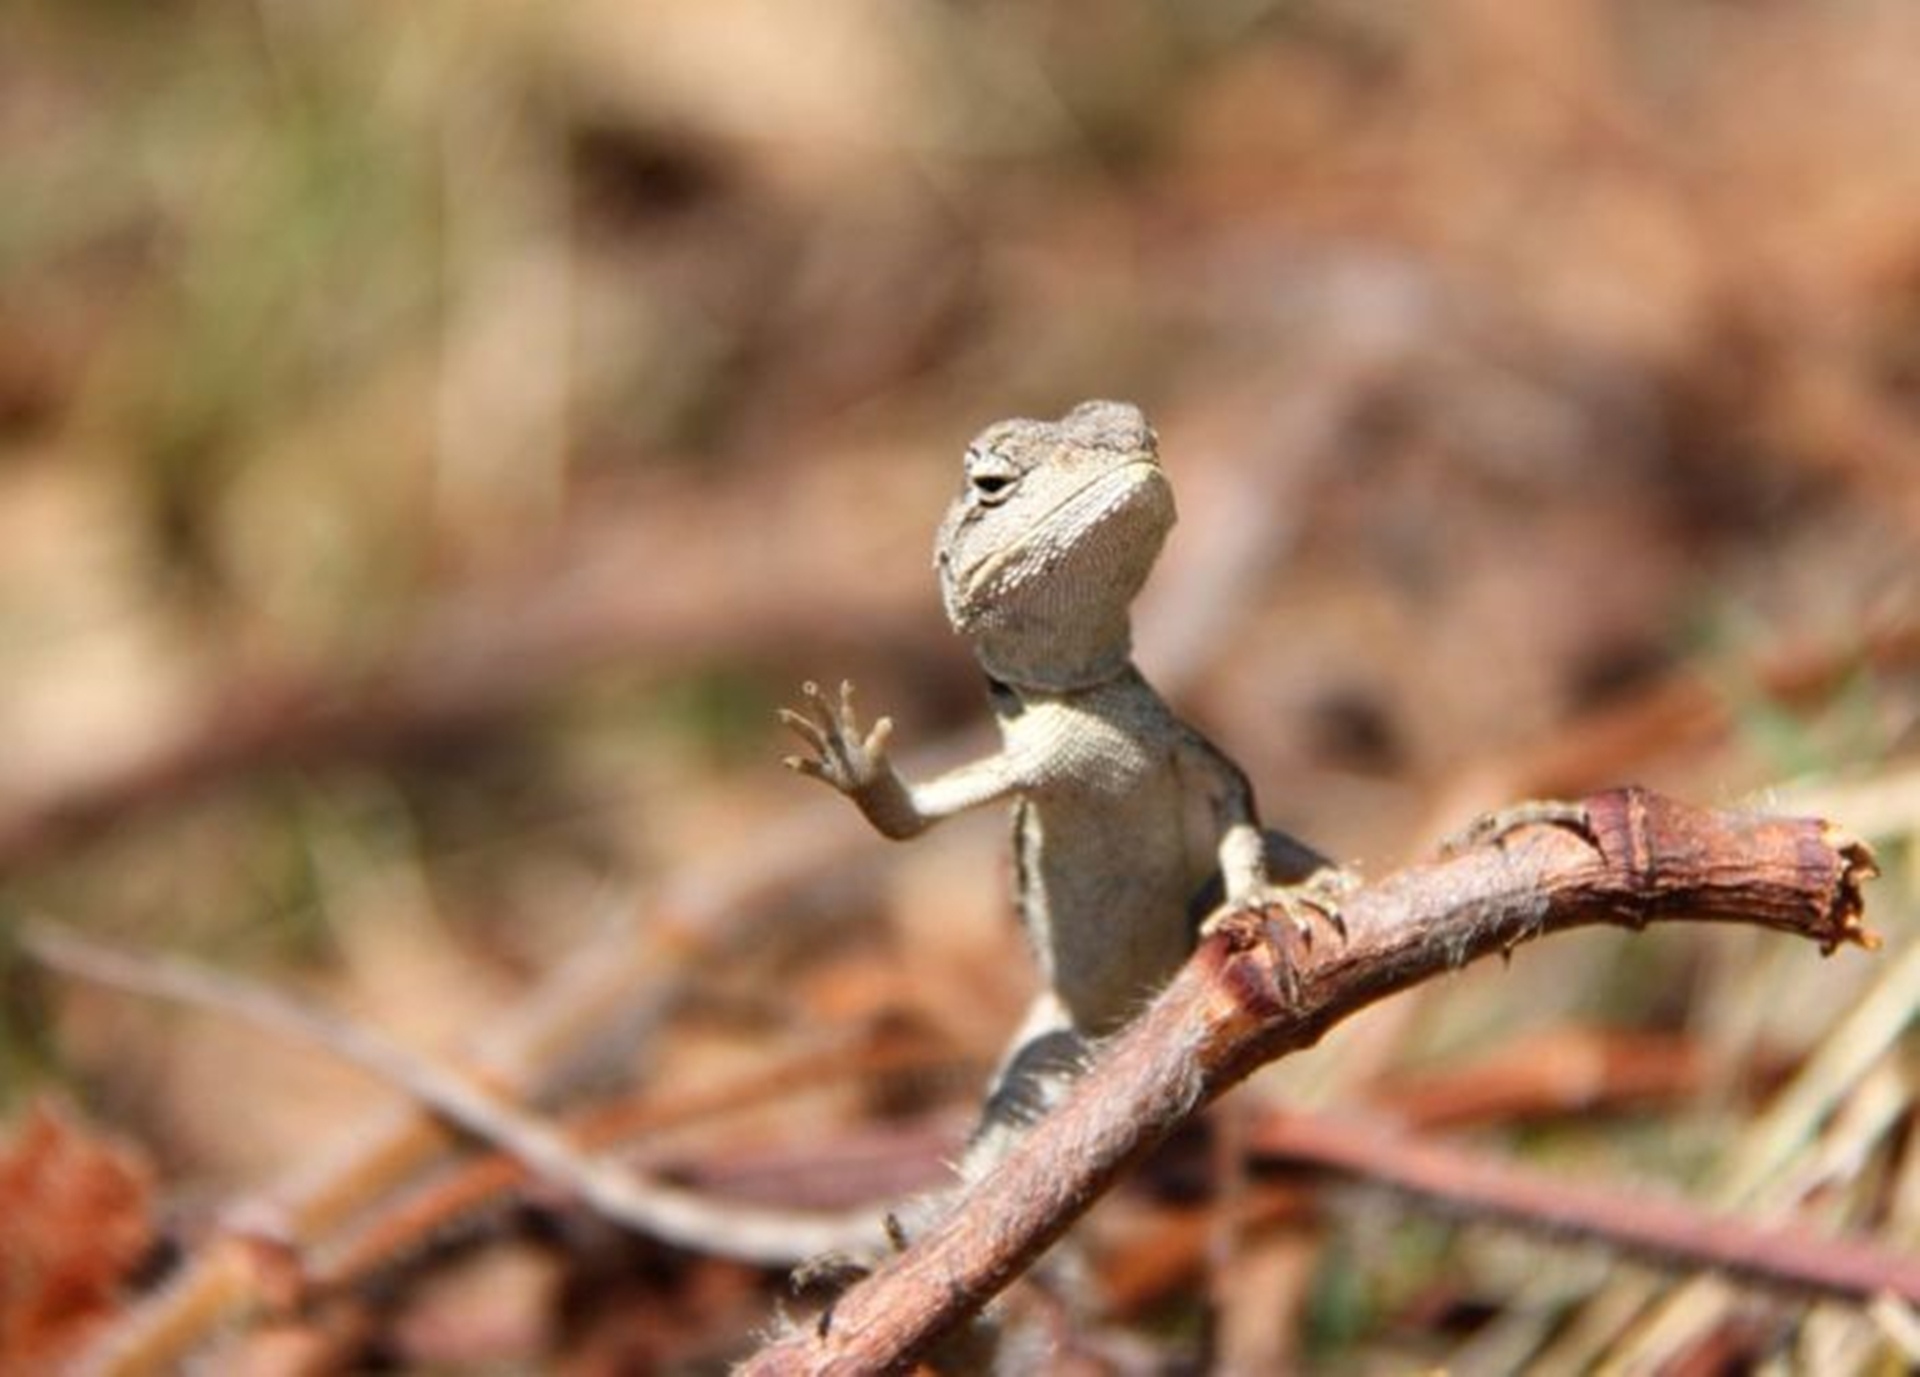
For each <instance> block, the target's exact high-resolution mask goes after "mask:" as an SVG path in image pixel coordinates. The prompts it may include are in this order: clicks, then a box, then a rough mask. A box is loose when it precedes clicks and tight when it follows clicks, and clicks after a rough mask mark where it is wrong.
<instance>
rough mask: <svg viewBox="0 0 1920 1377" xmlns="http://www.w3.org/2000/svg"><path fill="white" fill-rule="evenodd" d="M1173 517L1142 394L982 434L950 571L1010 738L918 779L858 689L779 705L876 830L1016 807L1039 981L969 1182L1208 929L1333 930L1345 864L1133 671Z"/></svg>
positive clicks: (945, 565)
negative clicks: (905, 769) (864, 714)
mask: <svg viewBox="0 0 1920 1377" xmlns="http://www.w3.org/2000/svg"><path fill="white" fill-rule="evenodd" d="M1174 521H1175V507H1174V500H1173V490H1172V486H1171V484H1170V483H1169V481H1168V478H1167V475H1166V472H1165V470H1164V468H1163V467H1162V466H1161V463H1160V457H1159V446H1158V441H1157V438H1156V436H1155V434H1154V432H1153V430H1152V428H1151V427H1150V426H1149V425H1148V424H1147V421H1146V418H1145V417H1144V416H1143V415H1142V413H1141V411H1140V410H1139V408H1138V407H1136V406H1133V405H1131V404H1129V403H1126V402H1117V401H1089V402H1084V403H1082V404H1080V405H1079V406H1076V407H1074V408H1073V409H1072V410H1070V411H1068V412H1067V413H1066V414H1065V415H1064V416H1062V417H1061V418H1060V419H1058V420H1051V421H1048V420H1029V419H1012V420H1004V421H999V422H997V423H995V424H993V425H990V426H988V427H987V428H986V429H985V430H983V431H981V432H980V433H979V435H978V436H976V437H975V439H974V440H973V442H972V443H971V444H970V445H969V446H968V447H967V450H966V455H965V460H964V474H963V479H962V483H961V488H960V492H959V494H958V496H956V497H955V498H954V499H953V502H952V505H951V506H950V507H949V508H948V510H947V513H946V518H945V520H944V521H943V522H942V523H941V525H940V529H939V535H938V538H937V539H936V541H935V546H934V568H935V570H936V572H937V574H938V577H939V584H940V591H941V598H942V602H943V604H944V606H945V610H946V615H947V619H948V621H949V622H950V623H951V625H952V627H953V629H954V631H955V632H956V633H958V634H959V635H960V636H961V637H962V638H963V639H964V640H966V641H967V642H968V643H969V645H970V646H971V647H972V650H973V653H974V655H975V657H976V658H977V659H978V661H979V664H980V667H981V669H982V670H983V671H984V672H985V675H986V680H987V692H988V697H989V700H990V702H991V704H992V708H993V712H994V716H995V717H996V719H997V720H998V723H999V727H1000V733H1001V740H1002V746H1001V749H1000V750H999V751H997V752H995V753H994V754H992V755H989V756H986V757H984V758H982V759H979V760H975V761H972V762H970V763H967V764H963V765H960V766H958V767H957V768H954V769H952V770H949V771H947V772H946V773H944V774H941V775H939V776H937V777H935V778H933V779H929V780H925V781H921V782H910V781H908V780H906V779H905V778H903V777H902V776H901V775H900V773H899V772H898V771H897V770H896V769H895V768H894V765H893V763H892V760H891V758H890V755H889V751H888V747H889V743H890V741H891V739H892V733H893V724H892V720H891V719H890V718H887V717H881V718H879V719H878V720H876V721H875V722H874V723H873V725H872V726H871V728H863V727H862V724H861V720H860V716H859V713H858V711H857V709H856V707H855V703H854V691H853V686H852V685H851V684H850V683H846V682H843V683H841V685H840V688H839V692H838V693H837V694H834V693H830V692H828V691H825V690H822V689H821V688H820V687H819V686H818V685H817V684H814V683H807V684H805V685H804V686H803V689H802V695H803V700H804V701H803V704H802V706H801V709H800V710H798V711H796V710H793V709H783V710H782V711H781V714H780V716H781V720H782V721H784V722H785V723H786V725H787V726H788V727H789V728H791V729H792V730H793V731H794V732H795V733H796V734H797V735H798V736H799V738H800V739H801V740H802V741H803V742H804V744H805V746H806V747H807V751H806V753H804V754H799V755H790V756H788V757H786V759H785V764H786V765H787V767H788V768H790V769H792V770H795V771H797V772H798V773H800V774H802V775H806V776H810V777H812V778H814V779H818V780H821V781H823V782H824V783H826V784H828V785H831V786H832V787H833V788H835V789H836V790H838V791H839V792H841V793H842V794H844V795H846V796H847V797H848V798H849V799H851V800H852V801H853V802H854V804H856V805H857V806H858V807H859V809H860V811H861V812H862V813H863V814H864V815H865V816H866V819H867V821H868V822H870V823H871V824H872V825H873V827H874V828H875V829H876V830H877V831H879V832H880V833H881V834H883V835H884V836H887V837H890V838H895V839H905V838H909V837H914V836H917V835H919V834H920V833H922V832H924V831H925V830H926V829H927V828H929V827H931V826H933V825H934V824H936V823H938V822H939V821H941V820H942V819H944V818H948V817H951V816H953V815H954V814H957V813H960V812H964V811H966V810H968V809H973V808H978V807H982V806H984V805H988V804H992V803H996V802H1003V801H1007V800H1011V801H1012V805H1013V806H1012V813H1013V834H1014V835H1013V849H1014V874H1015V897H1016V904H1017V908H1018V910H1019V915H1020V918H1021V919H1022V922H1023V924H1024V926H1025V928H1026V931H1027V934H1028V937H1029V939H1030V942H1031V945H1032V947H1033V949H1034V952H1035V954H1036V957H1037V960H1038V964H1039V967H1040V974H1041V977H1042V986H1043V988H1042V989H1041V991H1040V993H1039V994H1038V996H1037V997H1036V999H1035V1000H1034V1002H1033V1004H1032V1006H1031V1008H1030V1009H1029V1011H1028V1013H1027V1015H1026V1017H1025V1018H1024V1019H1023V1021H1022V1023H1021V1025H1020V1028H1019V1031H1018V1032H1017V1033H1016V1034H1015V1036H1014V1038H1013V1041H1012V1043H1011V1045H1010V1047H1009V1050H1008V1052H1007V1053H1006V1055H1005V1056H1004V1058H1003V1060H1002V1062H1001V1065H1000V1067H999V1069H998V1071H997V1072H996V1074H995V1076H994V1079H993V1082H992V1084H991V1086H990V1089H989V1091H988V1093H987V1096H986V1101H985V1105H984V1107H983V1110H982V1113H981V1120H980V1124H979V1127H978V1128H977V1129H976V1130H975V1132H974V1134H973V1137H972V1138H971V1140H970V1141H969V1144H968V1147H967V1149H966V1151H965V1153H964V1154H963V1156H962V1159H961V1162H960V1164H959V1166H960V1175H961V1177H962V1179H963V1180H972V1179H977V1177H978V1176H980V1175H981V1174H983V1173H984V1171H985V1170H986V1168H988V1167H989V1166H991V1165H992V1164H993V1163H994V1162H995V1161H997V1160H998V1159H999V1158H1000V1157H1001V1156H1003V1155H1004V1154H1005V1152H1006V1151H1007V1150H1008V1148H1009V1147H1010V1146H1011V1144H1012V1143H1013V1142H1014V1141H1015V1140H1016V1139H1017V1138H1018V1136H1019V1135H1020V1133H1022V1132H1023V1131H1024V1129H1025V1127H1026V1125H1028V1124H1030V1123H1031V1122H1032V1121H1033V1120H1034V1119H1035V1118H1036V1117H1037V1116H1038V1115H1039V1114H1041V1113H1043V1112H1044V1111H1045V1110H1046V1109H1047V1108H1049V1107H1051V1105H1052V1104H1054V1103H1056V1102H1057V1101H1058V1099H1059V1098H1060V1097H1061V1096H1062V1095H1063V1094H1064V1091H1065V1088H1066V1086H1067V1085H1068V1084H1069V1083H1070V1082H1071V1080H1072V1079H1073V1077H1074V1076H1075V1075H1076V1074H1077V1072H1078V1071H1079V1069H1080V1068H1081V1067H1082V1066H1083V1064H1084V1061H1085V1058H1086V1056H1087V1055H1088V1053H1089V1050H1090V1049H1091V1047H1092V1046H1093V1045H1094V1044H1095V1043H1096V1042H1097V1041H1098V1040H1099V1039H1100V1038H1103V1037H1105V1036H1107V1035H1109V1034H1111V1033H1113V1032H1114V1031H1115V1030H1117V1029H1118V1028H1119V1027H1120V1026H1121V1025H1122V1024H1124V1023H1125V1022H1126V1021H1127V1019H1128V1018H1129V1017H1130V1016H1131V1015H1132V1014H1133V1013H1134V1012H1136V1011H1137V1010H1138V1009H1139V1008H1140V1007H1142V1005H1143V1004H1144V1002H1145V1001H1146V999H1147V998H1148V997H1149V996H1150V995H1151V994H1152V993H1153V992H1154V991H1155V990H1156V989H1158V987H1159V986H1160V985H1161V984H1163V983H1164V982H1165V981H1166V980H1167V978H1168V977H1169V976H1171V975H1172V973H1173V972H1174V970H1175V969H1177V968H1178V966H1179V965H1180V964H1181V963H1182V962H1183V961H1184V960H1185V959H1186V957H1187V955H1188V954H1189V953H1190V952H1191V951H1192V949H1193V947H1194V945H1195V942H1196V941H1197V939H1198V936H1199V935H1200V934H1201V933H1202V932H1203V931H1211V930H1212V929H1213V928H1214V927H1217V926H1219V925H1220V924H1221V923H1223V922H1226V921H1229V920H1231V919H1233V918H1234V917H1236V916H1246V915H1251V916H1253V917H1254V918H1256V919H1258V920H1260V921H1268V916H1269V915H1270V914H1272V913H1274V912H1276V911H1277V912H1278V913H1280V914H1281V915H1282V916H1283V917H1284V918H1285V919H1286V920H1288V921H1290V922H1291V923H1292V924H1293V925H1294V928H1295V930H1296V931H1295V933H1294V934H1293V935H1295V936H1297V937H1298V938H1299V939H1300V940H1307V941H1310V940H1311V939H1312V932H1313V928H1314V926H1315V925H1316V924H1319V923H1323V922H1324V923H1328V924H1330V925H1332V926H1333V927H1335V928H1336V930H1337V929H1338V926H1339V910H1338V896H1339V895H1340V893H1342V892H1344V889H1345V888H1346V886H1347V884H1348V883H1349V880H1348V877H1347V874H1346V872H1344V871H1342V870H1340V869H1338V868H1336V867H1334V866H1332V865H1331V864H1330V863H1329V862H1327V861H1326V859H1325V858H1324V857H1322V856H1320V855H1318V854H1317V853H1316V852H1314V851H1312V850H1311V849H1310V848H1308V847H1306V846H1305V845H1303V844H1302V843H1299V842H1297V841H1295V840H1293V839H1292V838H1290V837H1287V836H1285V835H1284V834H1281V833H1276V832H1267V831H1264V830H1263V829H1262V828H1261V826H1260V822H1259V817H1258V813H1257V811H1256V808H1255V802H1254V793H1253V788H1252V785H1251V784H1250V782H1249V781H1248V778H1247V775H1246V773H1245V772H1244V771H1243V770H1242V769H1240V767H1239V766H1238V765H1237V764H1235V763H1234V761H1233V760H1232V759H1231V758H1230V757H1229V756H1228V755H1226V753H1225V752H1223V751H1222V750H1220V749H1219V748H1218V747H1216V746H1215V745H1214V744H1213V743H1212V742H1211V741H1209V740H1208V739H1207V738H1206V737H1205V736H1204V735H1202V734H1201V733H1200V732H1199V731H1198V730H1197V729H1195V728H1194V727H1192V726H1190V725H1188V724H1187V723H1186V722H1185V721H1183V720H1182V719H1181V718H1180V717H1178V716H1177V715H1176V714H1175V713H1174V711H1173V710H1172V708H1171V707H1169V706H1168V704H1167V703H1166V701H1165V700H1164V699H1162V698H1161V697H1160V695H1159V694H1158V693H1156V692H1155V691H1154V689H1153V687H1152V686H1151V685H1150V684H1149V683H1148V682H1147V680H1146V679H1145V678H1144V677H1143V676H1142V674H1141V673H1140V671H1139V670H1138V669H1137V668H1136V667H1135V665H1134V663H1133V656H1132V635H1131V624H1130V610H1131V606H1132V603H1133V600H1134V597H1135V595H1136V594H1137V593H1138V592H1139V591H1140V589H1141V587H1142V586H1143V585H1144V584H1145V582H1146V580H1147V576H1148V574H1149V572H1150V571H1151V569H1152V567H1153V565H1154V563H1155V561H1156V559H1157V558H1158V556H1159V553H1160V550H1161V547H1162V545H1163V544H1164V542H1165V540H1166V537H1167V534H1168V532H1169V531H1170V530H1171V529H1172V527H1173V524H1174ZM1281 876H1285V877H1286V878H1288V879H1290V880H1296V881H1303V882H1301V883H1294V884H1287V885H1283V884H1280V883H1278V882H1277V878H1278V877H1281ZM1216 899H1217V900H1219V901H1220V902H1217V903H1216V902H1215V900H1216Z"/></svg>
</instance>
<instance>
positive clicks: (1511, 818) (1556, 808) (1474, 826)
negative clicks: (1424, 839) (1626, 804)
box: [1440, 799, 1593, 857]
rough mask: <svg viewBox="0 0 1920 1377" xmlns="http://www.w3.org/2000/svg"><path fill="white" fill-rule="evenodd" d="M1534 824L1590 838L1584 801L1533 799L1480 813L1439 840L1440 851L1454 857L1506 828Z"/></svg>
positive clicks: (1497, 837)
mask: <svg viewBox="0 0 1920 1377" xmlns="http://www.w3.org/2000/svg"><path fill="white" fill-rule="evenodd" d="M1533 826H1546V827H1565V828H1567V829H1569V830H1571V831H1573V832H1577V833H1579V834H1580V835H1581V836H1582V837H1585V838H1586V839H1587V840H1588V841H1592V840H1593V820H1592V819H1591V818H1589V817H1588V816H1587V810H1586V806H1585V805H1584V804H1579V803H1566V802H1562V801H1561V800H1559V799H1533V800H1530V801H1528V802H1526V803H1514V804H1509V805H1508V806H1507V807H1505V808H1497V809H1495V810H1494V811H1493V812H1491V813H1482V814H1481V815H1480V816H1479V817H1477V818H1475V819H1474V820H1473V821H1472V822H1470V823H1468V824H1467V825H1466V826H1465V827H1463V828H1461V829H1460V830H1459V831H1458V832H1455V833H1454V834H1453V835H1452V836H1450V837H1448V838H1447V839H1446V840H1445V841H1443V842H1441V843H1440V855H1441V856H1442V857H1453V856H1457V855H1459V854H1460V853H1461V852H1463V851H1471V850H1472V849H1473V848H1474V847H1476V846H1485V845H1487V844H1488V843H1490V842H1491V843H1494V844H1498V843H1500V842H1502V841H1505V840H1506V837H1507V834H1508V833H1509V832H1515V831H1518V830H1519V829H1520V828H1522V827H1533Z"/></svg>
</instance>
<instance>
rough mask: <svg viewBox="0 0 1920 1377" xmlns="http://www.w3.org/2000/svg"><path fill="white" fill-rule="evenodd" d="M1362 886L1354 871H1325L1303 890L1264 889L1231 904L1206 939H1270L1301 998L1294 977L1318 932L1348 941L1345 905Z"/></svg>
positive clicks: (1212, 919)
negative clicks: (1342, 910)
mask: <svg viewBox="0 0 1920 1377" xmlns="http://www.w3.org/2000/svg"><path fill="white" fill-rule="evenodd" d="M1359 883H1360V880H1359V877H1358V876H1357V875H1355V874H1354V873H1353V872H1352V871H1351V870H1341V869H1339V868H1337V867H1335V866H1324V867H1322V868H1321V869H1319V870H1316V871H1314V872H1313V874H1311V875H1309V876H1308V877H1307V878H1306V879H1304V880H1302V881H1300V882H1299V883H1298V884H1291V885H1264V886H1262V887H1260V888H1258V889H1256V890H1254V891H1252V892H1251V893H1249V894H1244V895H1241V896H1240V897H1239V898H1236V899H1230V900H1228V901H1227V903H1226V904H1224V905H1223V906H1222V907H1221V908H1220V909H1218V910H1217V911H1216V912H1214V913H1213V914H1211V915H1210V916H1209V917H1208V918H1207V920H1206V921H1205V922H1203V923H1202V924H1201V925H1200V936H1201V937H1202V938H1206V937H1210V936H1212V935H1213V934H1214V933H1216V932H1226V933H1229V934H1235V935H1236V936H1237V937H1239V938H1240V939H1242V940H1248V941H1251V940H1257V939H1258V938H1260V937H1265V938H1266V939H1267V940H1268V941H1270V942H1272V943H1273V945H1274V946H1276V947H1277V948H1279V950H1280V951H1281V953H1282V955H1283V956H1284V957H1285V958H1286V959H1285V960H1284V961H1283V962H1282V966H1283V975H1282V979H1283V981H1284V982H1285V984H1286V986H1287V992H1288V994H1289V995H1290V996H1291V995H1294V994H1297V993H1298V987H1297V985H1296V984H1295V982H1294V980H1293V973H1294V971H1295V970H1297V969H1298V967H1299V966H1300V964H1301V962H1302V960H1303V959H1304V958H1305V956H1306V955H1307V954H1308V953H1309V952H1311V951H1312V950H1313V943H1314V938H1315V936H1316V935H1317V933H1318V931H1319V930H1320V929H1321V928H1323V927H1324V928H1327V929H1330V930H1331V931H1332V932H1333V934H1334V935H1335V936H1336V937H1338V938H1339V939H1340V940H1341V941H1342V942H1345V941H1346V940H1347V923H1346V919H1345V918H1343V917H1342V916H1341V913H1340V905H1341V902H1342V901H1343V900H1344V899H1345V898H1346V897H1347V895H1349V894H1351V893H1352V892H1353V891H1354V890H1355V889H1356V888H1358V887H1359Z"/></svg>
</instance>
